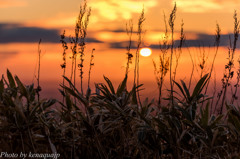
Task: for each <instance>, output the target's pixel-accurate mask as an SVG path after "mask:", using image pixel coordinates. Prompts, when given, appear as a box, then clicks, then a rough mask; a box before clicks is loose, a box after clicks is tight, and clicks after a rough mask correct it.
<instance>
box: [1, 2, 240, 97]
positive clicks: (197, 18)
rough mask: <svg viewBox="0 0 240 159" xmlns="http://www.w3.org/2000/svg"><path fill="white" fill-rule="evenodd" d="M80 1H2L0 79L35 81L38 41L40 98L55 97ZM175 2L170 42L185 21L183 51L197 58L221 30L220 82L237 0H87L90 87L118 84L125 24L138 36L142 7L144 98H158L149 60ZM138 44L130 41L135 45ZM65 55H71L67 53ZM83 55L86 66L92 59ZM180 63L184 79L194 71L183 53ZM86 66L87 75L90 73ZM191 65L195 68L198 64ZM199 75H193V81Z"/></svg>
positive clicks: (123, 59)
mask: <svg viewBox="0 0 240 159" xmlns="http://www.w3.org/2000/svg"><path fill="white" fill-rule="evenodd" d="M82 2H83V0H0V15H1V16H0V66H1V67H0V74H4V73H5V72H6V69H7V68H8V69H10V70H11V71H12V72H13V74H17V75H18V76H19V77H20V78H21V79H23V81H25V82H27V83H31V82H34V81H36V78H35V77H36V63H37V42H38V41H39V39H40V38H41V39H42V42H43V43H42V45H41V49H42V52H43V54H44V55H43V56H42V59H41V60H42V61H41V84H42V85H43V86H44V87H43V90H44V91H45V92H44V91H43V94H44V93H45V94H51V96H52V95H53V96H54V97H55V96H57V95H56V94H57V93H56V92H57V88H59V83H61V81H62V79H61V76H62V70H61V68H60V64H61V63H62V48H61V43H60V34H61V33H62V32H63V30H66V34H67V35H74V26H75V22H76V18H77V16H78V12H79V7H80V4H81V3H82ZM175 2H176V4H177V18H176V23H175V30H176V34H175V36H174V38H175V40H178V38H179V34H178V33H179V30H180V26H181V22H182V20H183V21H184V31H185V34H186V39H187V42H186V43H187V46H188V47H193V49H192V48H191V49H192V51H193V54H194V55H196V58H197V57H198V56H199V55H198V54H199V50H198V51H196V49H195V48H194V47H195V46H197V47H198V46H199V45H200V44H202V45H204V46H209V45H213V43H214V34H215V28H216V23H217V22H218V23H219V25H220V27H221V30H222V32H221V33H222V38H221V46H224V47H223V49H221V50H220V51H219V52H220V53H219V57H218V59H217V60H216V67H217V68H218V69H217V71H220V72H218V73H217V78H219V79H220V78H221V77H222V71H223V70H224V65H223V63H225V61H224V60H226V57H225V53H226V52H227V50H226V48H227V47H226V46H228V43H229V40H228V38H229V34H231V33H232V30H233V13H234V10H235V9H236V10H237V12H239V11H240V10H239V8H240V0H176V1H171V0H88V6H90V7H91V8H92V14H91V16H90V24H89V28H88V35H87V41H88V42H89V43H87V50H86V52H90V51H91V49H92V48H96V51H95V58H94V64H95V65H94V68H93V70H92V85H94V83H95V82H101V81H103V78H102V76H103V75H106V76H107V77H109V78H110V79H113V80H115V82H116V81H117V83H118V82H120V80H121V79H122V77H123V75H124V71H125V64H126V54H125V53H126V50H125V49H126V46H127V44H128V43H127V41H128V36H127V34H126V33H125V28H126V23H127V22H128V21H129V20H130V19H132V20H133V24H134V30H135V31H136V29H137V20H138V17H139V16H140V13H141V11H142V8H144V10H145V17H146V21H145V22H144V25H143V30H145V31H146V32H145V33H144V38H143V46H147V47H150V48H152V55H151V56H150V57H141V62H140V76H141V77H140V78H141V81H142V82H143V83H144V84H145V85H144V86H145V87H149V88H152V89H148V91H145V94H148V95H151V94H156V92H157V87H156V83H155V77H154V71H153V64H152V60H153V59H157V58H158V53H159V49H158V47H159V46H158V44H159V41H160V40H161V39H162V38H163V33H164V29H165V28H164V13H165V15H166V18H167V19H168V18H169V14H170V12H171V10H172V8H173V6H174V3H175ZM239 15H240V13H239ZM238 17H240V16H238ZM136 39H137V38H136V37H134V39H133V40H136ZM212 49H214V48H212ZM68 51H69V53H70V49H69V50H68ZM209 52H214V50H211V51H209ZM87 55H88V54H87ZM87 55H86V61H85V62H86V63H87V61H88V60H89V57H90V56H87ZM194 55H193V56H194ZM67 56H68V57H70V56H71V55H70V54H68V55H67ZM209 56H213V55H209ZM194 58H195V57H194ZM209 59H211V58H209ZM68 60H70V59H69V58H68ZM180 62H181V63H180V64H179V65H180V69H182V70H185V72H184V73H182V74H181V73H179V74H178V77H179V78H180V79H187V75H188V74H189V73H187V72H190V71H191V69H192V67H189V65H191V60H190V57H189V54H188V51H187V50H185V53H184V55H183V56H182V57H181V61H180ZM208 62H209V63H211V61H208ZM69 63H70V62H69ZM69 63H68V66H67V67H68V69H69V68H70V67H69ZM86 63H85V69H86V70H85V72H87V69H88V67H86ZM195 63H196V65H197V64H198V61H197V59H196V61H195ZM131 67H132V68H130V74H132V72H133V65H132V66H131ZM206 71H207V70H206ZM69 72H70V71H69ZM69 72H68V73H69ZM116 72H117V73H116ZM198 73H199V72H196V76H195V77H196V78H195V81H196V80H197V79H198ZM85 78H86V77H85ZM219 81H220V80H219Z"/></svg>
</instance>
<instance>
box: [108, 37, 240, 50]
mask: <svg viewBox="0 0 240 159" xmlns="http://www.w3.org/2000/svg"><path fill="white" fill-rule="evenodd" d="M196 35H197V39H195V40H186V41H185V43H184V45H183V47H199V46H206V47H212V46H214V44H215V35H209V34H196ZM229 37H231V39H232V41H233V34H224V35H221V39H220V46H229V43H230V42H229ZM179 43H180V41H179V40H176V41H175V46H174V47H178V46H179ZM128 44H129V42H127V41H124V42H116V43H110V47H111V48H119V49H120V48H121V49H124V48H126V47H127V46H128ZM136 44H137V43H136V42H133V45H132V48H133V49H135V48H136V46H137V45H136ZM149 47H150V48H153V49H154V48H156V49H158V48H159V45H150V46H149ZM238 48H240V46H239V45H238Z"/></svg>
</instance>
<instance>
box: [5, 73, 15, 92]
mask: <svg viewBox="0 0 240 159" xmlns="http://www.w3.org/2000/svg"><path fill="white" fill-rule="evenodd" d="M7 77H8V81H9V85H10V87H11V88H15V87H16V84H15V82H14V79H13V76H12V74H11V72H10V71H9V70H7Z"/></svg>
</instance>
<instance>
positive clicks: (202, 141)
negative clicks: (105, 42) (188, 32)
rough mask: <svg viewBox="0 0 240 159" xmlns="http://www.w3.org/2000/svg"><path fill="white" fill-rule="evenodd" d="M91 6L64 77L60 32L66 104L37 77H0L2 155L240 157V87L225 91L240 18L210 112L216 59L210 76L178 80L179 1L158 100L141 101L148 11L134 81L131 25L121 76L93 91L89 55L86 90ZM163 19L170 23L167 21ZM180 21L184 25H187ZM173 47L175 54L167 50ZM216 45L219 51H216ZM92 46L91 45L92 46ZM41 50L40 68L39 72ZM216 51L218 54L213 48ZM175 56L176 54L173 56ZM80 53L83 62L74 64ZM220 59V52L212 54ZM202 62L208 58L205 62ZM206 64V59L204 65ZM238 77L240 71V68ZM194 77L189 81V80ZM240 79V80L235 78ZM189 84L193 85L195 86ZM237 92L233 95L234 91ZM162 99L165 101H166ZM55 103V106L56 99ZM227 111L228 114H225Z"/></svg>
mask: <svg viewBox="0 0 240 159" xmlns="http://www.w3.org/2000/svg"><path fill="white" fill-rule="evenodd" d="M90 11H91V10H90V9H89V10H88V9H87V7H86V3H85V4H84V5H83V6H81V8H80V14H79V16H78V21H77V23H76V28H75V35H76V36H75V37H74V38H71V44H72V46H71V47H70V48H71V51H72V56H71V60H72V63H71V66H70V67H71V68H72V69H71V76H70V77H69V78H68V77H65V68H66V66H67V63H66V51H67V49H68V44H67V42H66V41H65V40H64V38H65V32H64V33H63V35H61V42H62V45H63V50H64V51H63V64H62V65H61V67H62V69H63V82H62V84H61V89H60V92H61V93H62V96H63V99H62V101H57V100H54V99H47V100H46V99H41V98H40V94H39V92H40V91H41V87H40V79H39V74H38V78H37V81H38V85H37V88H35V87H34V85H33V84H32V85H28V86H26V85H24V84H23V83H22V82H21V81H20V79H19V78H18V77H17V76H13V75H12V74H11V73H10V71H7V74H6V75H7V77H4V76H2V78H1V80H0V136H1V138H0V144H1V147H0V152H7V153H9V154H10V153H18V154H20V153H21V152H22V153H30V152H31V153H47V154H60V158H76V159H77V158H103V159H106V158H143V159H145V158H174V159H178V158H238V157H239V156H240V109H239V108H238V107H236V106H234V100H235V99H236V97H237V88H238V83H237V85H236V87H235V88H236V91H234V93H233V95H235V96H232V97H233V98H230V99H231V100H230V102H228V101H227V97H226V96H227V88H228V87H229V85H230V81H231V79H232V78H233V74H234V71H233V65H234V64H233V60H234V53H235V50H236V41H237V39H238V33H239V21H238V19H237V15H236V13H235V14H234V20H235V23H234V25H235V30H234V43H233V46H230V47H229V53H228V55H229V58H228V59H229V63H228V64H227V65H226V66H225V69H226V71H225V72H226V73H225V74H224V77H223V80H222V83H223V86H222V90H221V92H220V93H219V94H218V96H217V101H216V105H218V106H219V108H220V109H219V111H213V106H212V105H213V99H214V95H213V96H207V88H208V85H209V83H210V80H211V76H212V70H213V65H214V60H213V62H212V67H211V69H210V72H209V73H208V74H205V75H204V74H203V73H202V72H201V75H200V77H199V81H198V82H197V83H196V85H195V86H194V87H193V85H194V84H191V82H190V83H189V86H187V84H186V82H184V81H176V80H175V77H176V70H177V65H176V66H174V65H173V60H174V59H176V60H178V59H179V58H180V55H181V47H182V45H183V42H184V40H185V36H184V33H183V27H182V29H181V37H180V39H181V41H180V44H179V47H177V49H178V51H179V52H178V54H174V53H175V51H174V49H175V45H174V39H173V33H174V20H175V17H176V6H175V7H174V9H173V11H172V13H171V14H170V18H169V21H168V23H169V26H170V30H171V35H172V36H171V37H172V38H171V39H170V42H169V39H168V37H169V36H168V32H167V28H166V32H165V37H164V40H163V44H162V45H161V51H162V54H161V55H160V63H159V64H158V63H157V62H154V67H155V75H156V79H157V85H158V87H159V98H158V101H157V104H156V103H155V102H154V101H149V100H148V99H146V100H140V98H139V97H140V96H139V91H140V90H141V87H142V85H140V84H139V65H138V64H139V48H140V46H141V43H142V36H141V34H142V23H143V22H144V19H145V18H144V11H143V12H142V13H141V15H140V18H139V23H138V31H137V34H138V37H139V38H138V41H137V51H136V54H135V55H134V56H135V69H134V83H133V87H132V88H127V82H128V72H129V70H128V69H129V65H130V63H131V60H132V57H133V54H131V36H132V33H133V29H132V28H133V27H132V25H131V23H129V27H128V29H127V33H128V35H129V39H130V40H129V41H130V43H129V47H128V48H127V51H128V52H127V58H128V62H127V67H126V74H125V77H124V79H123V81H122V82H121V83H120V84H119V86H118V88H114V86H113V84H112V82H111V80H109V79H108V78H107V77H104V79H105V83H104V84H103V83H102V84H96V86H95V89H96V92H95V93H92V91H91V88H90V87H89V82H90V74H91V69H92V66H93V57H94V56H93V52H92V54H91V61H90V64H89V65H90V70H89V74H88V75H89V77H88V87H87V91H86V93H85V92H84V89H83V86H84V85H83V83H82V79H83V66H84V55H85V54H84V49H85V37H86V35H87V34H86V33H87V32H86V30H87V25H88V21H89V16H90ZM165 24H166V25H167V22H166V18H165ZM182 26H183V24H182ZM219 40H220V28H219V26H218V25H217V33H216V42H215V47H216V48H218V47H219ZM168 49H170V50H171V51H170V55H169V53H168ZM216 50H217V49H216ZM93 51H94V50H93ZM40 53H41V51H40V50H39V71H38V72H40ZM216 54H217V51H216ZM173 56H176V58H173ZM77 57H80V63H79V64H77ZM215 57H216V56H215ZM203 61H204V59H203ZM200 66H201V68H204V62H203V63H202V64H201V65H200ZM77 67H79V70H80V79H81V80H80V82H81V83H80V89H77V88H76V71H77ZM168 71H170V72H169V74H170V86H171V88H170V89H169V94H168V98H166V99H163V98H162V85H163V82H164V79H165V77H166V75H167V72H168ZM237 74H238V76H237V79H239V75H240V73H239V72H238V73H237ZM190 81H191V80H190ZM237 82H238V81H237ZM190 86H192V87H193V90H192V91H190V90H191V89H190ZM235 92H236V93H235ZM163 100H165V101H166V102H165V103H166V104H165V103H164V104H163V103H162V102H161V101H163ZM56 103H58V107H57V108H56V107H55V104H56ZM215 109H216V106H215ZM223 109H226V111H223Z"/></svg>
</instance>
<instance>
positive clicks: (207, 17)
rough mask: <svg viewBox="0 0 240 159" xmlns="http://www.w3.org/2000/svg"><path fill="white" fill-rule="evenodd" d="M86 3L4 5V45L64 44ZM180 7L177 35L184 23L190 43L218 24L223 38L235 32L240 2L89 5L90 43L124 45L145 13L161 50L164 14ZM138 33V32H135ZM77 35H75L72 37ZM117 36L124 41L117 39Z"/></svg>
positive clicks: (109, 0) (96, 1)
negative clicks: (62, 39) (62, 38)
mask: <svg viewBox="0 0 240 159" xmlns="http://www.w3.org/2000/svg"><path fill="white" fill-rule="evenodd" d="M81 2H82V1H81V0H69V1H65V0H0V14H1V16H0V32H1V34H0V42H1V43H8V42H36V41H38V39H39V38H42V39H43V41H45V42H58V41H59V36H58V35H59V34H60V33H61V32H62V30H63V29H66V30H71V29H72V28H73V27H74V23H75V21H76V17H77V15H78V11H79V6H80V4H81ZM175 2H176V3H177V8H178V9H177V19H176V27H175V28H176V30H177V31H178V30H179V29H180V22H181V21H182V20H183V21H184V29H185V31H186V35H187V39H189V40H194V39H196V38H199V39H200V40H205V39H204V38H210V37H209V36H208V34H214V32H215V26H216V22H218V23H219V25H220V27H221V29H222V33H223V34H227V33H230V32H231V31H232V28H233V18H232V16H233V12H234V10H235V9H238V8H240V0H227V1H226V0H176V1H171V0H121V1H117V0H88V6H91V8H92V15H91V17H90V24H89V35H88V37H89V38H90V40H89V41H91V40H93V41H99V42H107V43H114V42H122V41H124V40H126V39H127V36H126V35H125V34H122V33H123V32H124V31H125V24H126V23H127V22H128V20H129V19H133V22H134V24H135V25H136V24H137V18H138V16H139V14H140V12H141V10H142V8H143V7H144V9H145V13H146V22H145V24H144V30H146V33H145V42H146V43H148V44H150V45H151V44H157V43H158V42H159V40H160V39H161V36H162V34H161V31H162V30H163V29H164V23H163V13H165V14H166V16H167V18H168V16H169V13H170V11H171V10H172V8H173V4H174V3H175ZM135 28H136V26H135ZM67 33H68V34H71V32H67ZM116 36H117V37H118V38H116Z"/></svg>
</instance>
